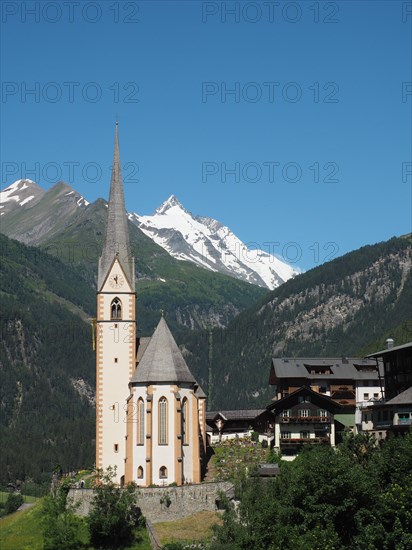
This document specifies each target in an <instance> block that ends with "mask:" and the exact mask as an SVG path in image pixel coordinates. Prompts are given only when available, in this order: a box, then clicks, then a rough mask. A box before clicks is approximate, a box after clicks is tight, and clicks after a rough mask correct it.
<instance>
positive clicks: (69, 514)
mask: <svg viewBox="0 0 412 550" xmlns="http://www.w3.org/2000/svg"><path fill="white" fill-rule="evenodd" d="M67 492H68V486H67V485H60V487H59V488H58V490H57V492H56V496H54V497H52V496H49V497H46V498H45V500H44V503H43V537H44V550H78V549H80V548H84V545H85V540H84V538H85V537H84V534H85V533H84V529H82V527H83V525H84V522H83V520H82V519H81V518H79V517H77V516H76V515H75V514H74V510H73V508H72V507H71V506H70V505H69V504H68V503H67Z"/></svg>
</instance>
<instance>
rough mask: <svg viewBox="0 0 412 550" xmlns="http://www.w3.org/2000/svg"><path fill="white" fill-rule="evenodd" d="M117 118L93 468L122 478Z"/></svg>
mask: <svg viewBox="0 0 412 550" xmlns="http://www.w3.org/2000/svg"><path fill="white" fill-rule="evenodd" d="M127 224H128V221H127V216H126V210H125V201H124V192H123V181H122V172H121V166H120V154H119V132H118V123H117V122H116V132H115V142H114V156H113V167H112V176H111V182H110V196H109V204H108V209H107V222H106V230H105V235H104V241H103V250H102V255H101V257H100V260H99V268H98V283H97V318H96V468H107V467H108V466H116V481H117V482H118V483H123V482H124V471H125V462H126V399H127V397H128V394H129V390H128V384H129V381H130V378H131V376H132V374H133V372H134V370H135V365H136V361H135V359H136V307H135V306H136V295H135V273H134V258H132V256H131V249H130V242H129V233H128V228H127Z"/></svg>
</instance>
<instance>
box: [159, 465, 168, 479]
mask: <svg viewBox="0 0 412 550" xmlns="http://www.w3.org/2000/svg"><path fill="white" fill-rule="evenodd" d="M159 477H160V479H166V478H167V468H166V466H161V468H160V469H159Z"/></svg>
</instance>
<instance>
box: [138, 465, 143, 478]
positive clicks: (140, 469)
mask: <svg viewBox="0 0 412 550" xmlns="http://www.w3.org/2000/svg"><path fill="white" fill-rule="evenodd" d="M137 479H143V468H142V467H141V466H139V467H138V468H137Z"/></svg>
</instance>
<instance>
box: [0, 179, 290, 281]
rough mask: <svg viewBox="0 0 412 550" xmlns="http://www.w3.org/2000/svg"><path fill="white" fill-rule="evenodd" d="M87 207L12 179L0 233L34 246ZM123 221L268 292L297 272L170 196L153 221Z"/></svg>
mask: <svg viewBox="0 0 412 550" xmlns="http://www.w3.org/2000/svg"><path fill="white" fill-rule="evenodd" d="M88 205H89V202H88V201H87V200H86V199H85V198H84V197H82V196H81V195H80V194H79V193H78V192H77V191H75V190H74V189H73V188H72V187H70V186H69V185H67V184H66V183H64V182H59V183H57V184H56V185H54V186H53V187H52V188H51V189H49V190H48V191H45V190H44V189H42V188H41V187H40V186H39V185H37V184H36V183H35V182H34V181H32V180H28V179H22V180H17V181H15V182H14V183H12V184H11V185H10V186H9V187H7V188H6V189H4V191H2V192H1V193H0V214H1V217H0V220H1V231H2V232H3V233H5V234H6V235H8V236H9V237H12V238H14V239H17V240H19V241H22V242H24V243H26V244H34V245H38V244H41V243H44V242H46V241H48V240H50V239H51V238H52V237H53V235H56V234H58V233H59V232H61V231H64V229H65V228H66V227H68V226H69V225H70V224H71V223H73V221H74V220H75V219H77V217H78V216H79V215H81V212H82V211H83V210H84V209H85V208H86V207H87V206H88ZM128 216H129V219H130V221H131V222H132V223H134V224H135V225H136V226H137V227H139V228H140V230H141V231H143V233H145V234H146V235H147V236H148V237H150V238H151V239H152V240H153V241H154V242H155V243H156V244H158V245H160V246H161V247H162V248H164V249H165V250H166V251H167V252H168V253H169V254H170V255H171V256H173V257H174V258H177V259H179V260H188V261H190V262H193V263H195V264H198V265H199V266H201V267H203V268H205V269H209V270H211V271H215V272H219V273H224V274H226V275H230V276H231V277H235V278H237V279H241V280H243V281H246V282H248V283H253V284H256V285H259V286H261V287H266V288H269V289H273V288H276V287H277V286H279V285H280V284H282V283H283V282H285V281H287V280H288V279H290V278H291V277H293V276H294V275H296V274H297V273H299V272H300V271H299V270H298V269H296V268H294V267H292V266H290V265H289V264H287V263H285V262H284V261H282V260H280V259H279V258H277V257H276V256H274V255H271V254H269V253H268V252H265V251H263V250H255V249H254V250H249V249H248V247H247V245H245V244H244V243H243V242H242V241H241V240H240V239H239V238H238V237H236V235H234V234H233V233H232V231H231V230H230V229H229V228H228V227H226V226H224V225H223V224H221V223H220V222H218V221H216V220H214V219H212V218H208V217H202V216H195V215H193V214H191V213H190V212H189V211H188V210H186V209H185V208H184V207H183V206H182V205H181V204H180V202H179V201H178V200H177V198H176V197H175V196H173V195H172V196H171V197H169V199H168V200H167V201H165V202H164V203H163V204H162V205H161V206H160V207H159V208H158V209H157V210H156V211H155V213H154V214H153V215H152V216H140V215H139V214H136V213H134V212H133V213H131V214H128Z"/></svg>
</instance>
